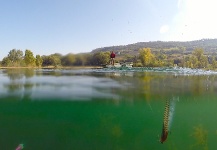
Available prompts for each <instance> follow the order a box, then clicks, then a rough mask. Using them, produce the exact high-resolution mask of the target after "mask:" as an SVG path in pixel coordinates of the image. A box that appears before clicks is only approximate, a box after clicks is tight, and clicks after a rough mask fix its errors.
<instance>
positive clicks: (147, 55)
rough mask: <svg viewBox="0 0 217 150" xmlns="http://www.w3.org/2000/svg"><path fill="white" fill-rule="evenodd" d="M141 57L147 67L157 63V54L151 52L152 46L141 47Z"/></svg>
mask: <svg viewBox="0 0 217 150" xmlns="http://www.w3.org/2000/svg"><path fill="white" fill-rule="evenodd" d="M139 58H140V60H141V62H142V64H143V66H146V67H152V66H153V65H154V63H155V56H154V55H153V54H152V53H151V49H150V48H143V49H140V52H139Z"/></svg>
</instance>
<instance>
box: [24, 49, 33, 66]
mask: <svg viewBox="0 0 217 150" xmlns="http://www.w3.org/2000/svg"><path fill="white" fill-rule="evenodd" d="M24 61H25V63H26V66H35V57H34V56H33V53H32V52H31V51H30V50H26V51H25V56H24Z"/></svg>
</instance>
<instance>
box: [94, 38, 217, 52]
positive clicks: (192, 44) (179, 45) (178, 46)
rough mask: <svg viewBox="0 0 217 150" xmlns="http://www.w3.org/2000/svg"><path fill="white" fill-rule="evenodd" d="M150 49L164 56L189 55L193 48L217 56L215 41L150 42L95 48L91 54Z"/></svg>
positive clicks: (216, 43)
mask: <svg viewBox="0 0 217 150" xmlns="http://www.w3.org/2000/svg"><path fill="white" fill-rule="evenodd" d="M141 48H151V50H152V52H158V51H161V52H163V53H166V54H173V53H185V54H189V53H191V52H192V51H193V50H194V49H195V48H202V49H204V52H205V54H217V39H201V40H196V41H186V42H179V41H151V42H138V43H135V44H129V45H121V46H110V47H102V48H97V49H94V50H93V51H92V53H95V52H100V51H103V52H104V51H115V52H116V53H122V54H129V55H138V54H139V49H141Z"/></svg>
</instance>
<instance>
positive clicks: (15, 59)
mask: <svg viewBox="0 0 217 150" xmlns="http://www.w3.org/2000/svg"><path fill="white" fill-rule="evenodd" d="M8 59H9V60H10V61H11V64H10V65H11V66H20V65H22V61H23V52H22V51H21V50H16V49H12V50H11V51H10V52H9V53H8Z"/></svg>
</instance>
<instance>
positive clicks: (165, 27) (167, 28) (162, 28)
mask: <svg viewBox="0 0 217 150" xmlns="http://www.w3.org/2000/svg"><path fill="white" fill-rule="evenodd" d="M168 31H169V26H168V25H163V26H161V28H160V33H161V34H164V33H167V32H168Z"/></svg>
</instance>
